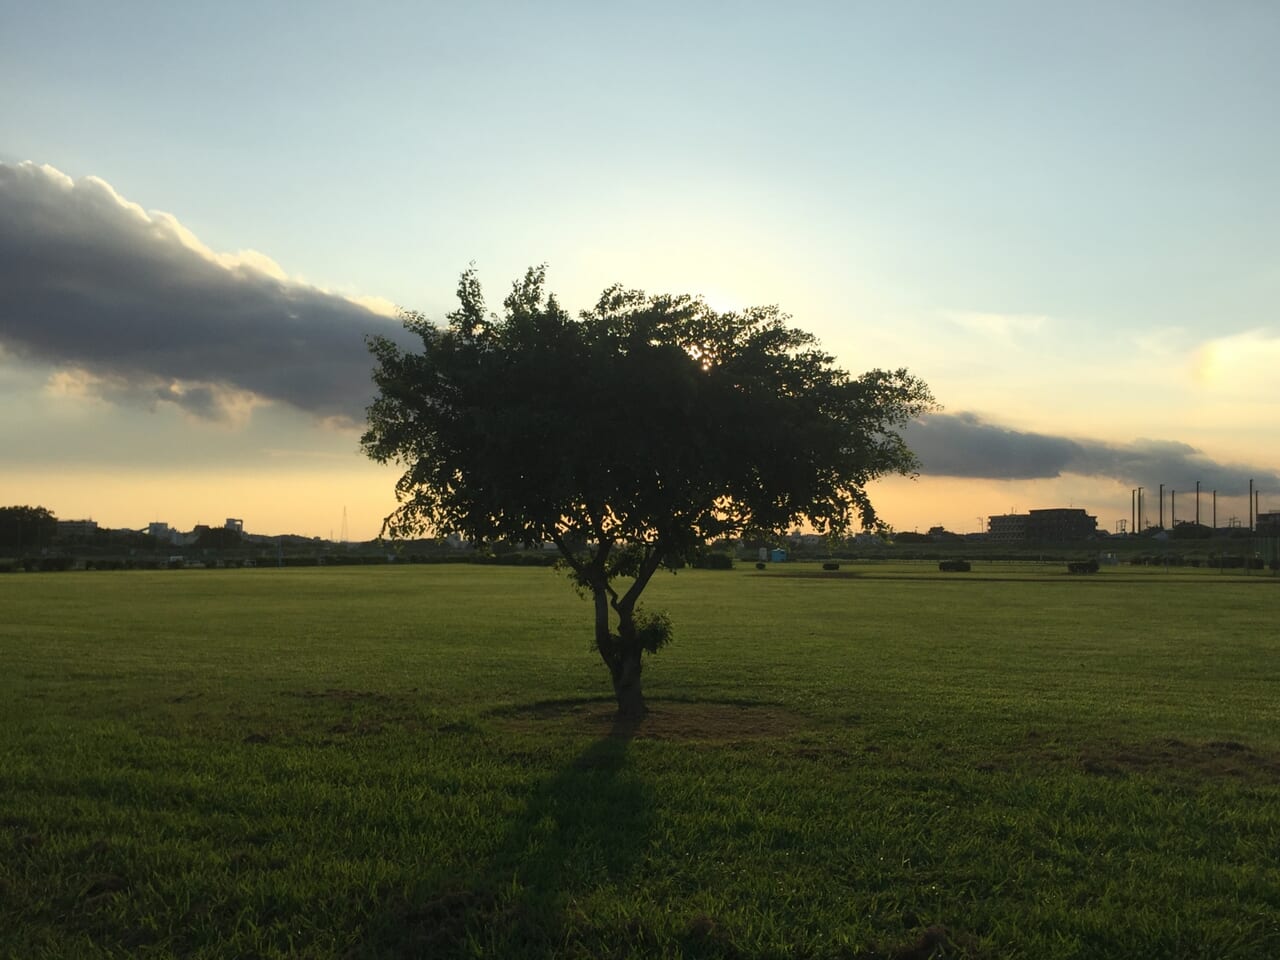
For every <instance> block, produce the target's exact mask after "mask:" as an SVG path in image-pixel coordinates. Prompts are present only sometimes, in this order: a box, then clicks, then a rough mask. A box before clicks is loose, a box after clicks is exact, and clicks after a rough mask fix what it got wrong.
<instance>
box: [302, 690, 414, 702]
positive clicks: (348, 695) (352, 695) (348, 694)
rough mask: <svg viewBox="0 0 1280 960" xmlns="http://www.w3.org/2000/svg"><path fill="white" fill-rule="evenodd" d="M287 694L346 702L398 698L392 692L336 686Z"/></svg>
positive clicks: (384, 700) (305, 698)
mask: <svg viewBox="0 0 1280 960" xmlns="http://www.w3.org/2000/svg"><path fill="white" fill-rule="evenodd" d="M285 696H287V697H298V698H300V699H302V700H337V701H339V702H345V703H350V702H353V701H358V700H363V701H368V702H376V703H384V702H386V701H388V700H395V699H397V698H396V697H393V696H392V695H391V694H388V693H379V692H378V691H376V690H340V689H337V688H334V687H330V688H329V689H327V690H289V691H286V692H285Z"/></svg>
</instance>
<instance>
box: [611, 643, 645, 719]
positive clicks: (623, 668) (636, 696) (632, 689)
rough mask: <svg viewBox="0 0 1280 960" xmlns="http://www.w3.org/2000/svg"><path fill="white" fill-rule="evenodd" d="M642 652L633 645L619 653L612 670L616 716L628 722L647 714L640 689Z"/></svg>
mask: <svg viewBox="0 0 1280 960" xmlns="http://www.w3.org/2000/svg"><path fill="white" fill-rule="evenodd" d="M641 655H642V651H641V650H640V648H639V647H638V646H636V645H634V644H632V645H630V646H629V648H628V649H626V650H624V651H622V652H621V655H620V656H619V657H618V666H617V668H616V669H615V670H613V695H614V696H615V697H616V698H617V700H618V716H619V717H624V718H626V719H629V720H634V719H639V718H640V717H643V716H644V715H645V714H646V713H648V712H649V707H648V706H647V705H646V704H645V702H644V692H643V691H642V690H641V688H640V657H641Z"/></svg>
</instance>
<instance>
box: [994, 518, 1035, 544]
mask: <svg viewBox="0 0 1280 960" xmlns="http://www.w3.org/2000/svg"><path fill="white" fill-rule="evenodd" d="M1029 519H1030V517H1028V516H1027V514H1025V513H998V514H996V515H995V516H991V517H987V542H988V543H1025V542H1026V539H1027V521H1028V520H1029Z"/></svg>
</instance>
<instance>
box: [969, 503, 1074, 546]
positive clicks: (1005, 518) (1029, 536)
mask: <svg viewBox="0 0 1280 960" xmlns="http://www.w3.org/2000/svg"><path fill="white" fill-rule="evenodd" d="M1097 533H1098V518H1097V517H1094V516H1090V515H1089V514H1088V513H1086V512H1085V511H1083V510H1081V509H1079V508H1077V507H1051V508H1048V509H1045V510H1032V511H1031V512H1030V513H1005V514H997V515H996V516H993V517H988V518H987V541H988V542H989V543H1067V542H1070V541H1072V540H1087V539H1089V538H1090V537H1093V536H1096V535H1097Z"/></svg>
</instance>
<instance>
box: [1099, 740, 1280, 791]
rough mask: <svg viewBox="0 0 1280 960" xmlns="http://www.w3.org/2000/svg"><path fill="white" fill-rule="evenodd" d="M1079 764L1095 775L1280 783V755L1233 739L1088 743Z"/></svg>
mask: <svg viewBox="0 0 1280 960" xmlns="http://www.w3.org/2000/svg"><path fill="white" fill-rule="evenodd" d="M1079 762H1080V765H1081V767H1082V768H1083V769H1084V770H1085V772H1087V773H1092V774H1096V775H1098V776H1110V777H1114V776H1123V775H1124V774H1127V773H1145V772H1148V771H1150V772H1153V773H1165V772H1180V773H1188V774H1192V775H1194V776H1196V777H1200V778H1205V779H1232V780H1240V781H1242V782H1249V783H1280V756H1277V755H1276V754H1269V753H1262V752H1259V751H1257V750H1254V749H1253V748H1252V747H1248V746H1246V745H1245V744H1243V743H1238V742H1236V741H1235V740H1211V741H1209V742H1208V743H1185V742H1183V741H1181V740H1175V739H1164V740H1155V741H1152V742H1150V743H1140V744H1116V743H1100V744H1091V745H1089V746H1087V747H1085V748H1084V749H1083V750H1081V752H1080V755H1079Z"/></svg>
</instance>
